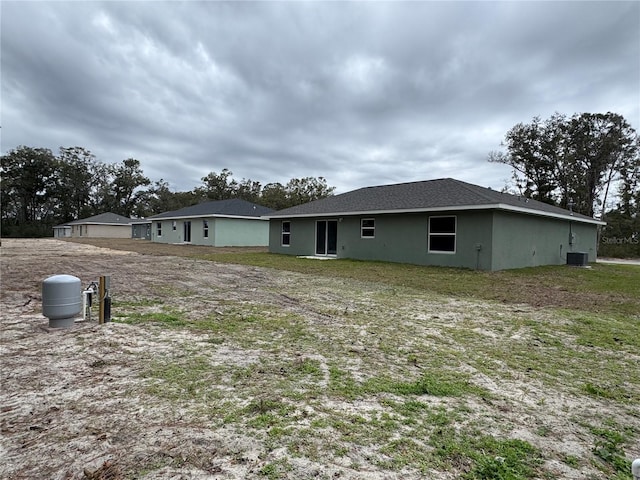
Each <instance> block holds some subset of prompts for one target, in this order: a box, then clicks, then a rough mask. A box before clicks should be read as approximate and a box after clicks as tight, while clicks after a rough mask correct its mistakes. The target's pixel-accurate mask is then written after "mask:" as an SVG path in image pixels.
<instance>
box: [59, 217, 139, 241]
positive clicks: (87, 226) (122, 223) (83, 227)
mask: <svg viewBox="0 0 640 480" xmlns="http://www.w3.org/2000/svg"><path fill="white" fill-rule="evenodd" d="M64 226H68V227H70V228H71V234H70V235H67V236H71V237H74V238H81V237H90V238H131V219H130V218H127V217H125V216H123V215H117V214H115V213H101V214H100V215H95V216H93V217H89V218H83V219H81V220H75V221H73V222H69V223H66V224H65V225H64ZM56 229H58V227H54V235H55V233H56Z"/></svg>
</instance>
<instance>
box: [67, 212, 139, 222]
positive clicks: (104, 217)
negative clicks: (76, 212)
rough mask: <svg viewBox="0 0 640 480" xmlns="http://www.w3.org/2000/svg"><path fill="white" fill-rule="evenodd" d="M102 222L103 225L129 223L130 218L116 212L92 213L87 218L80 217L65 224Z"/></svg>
mask: <svg viewBox="0 0 640 480" xmlns="http://www.w3.org/2000/svg"><path fill="white" fill-rule="evenodd" d="M85 223H91V224H104V225H129V224H130V223H131V219H130V218H128V217H125V216H124V215H118V214H116V213H111V212H107V213H101V214H100V215H94V216H93V217H89V218H81V219H80V220H74V221H73V222H69V223H66V224H65V225H78V224H85Z"/></svg>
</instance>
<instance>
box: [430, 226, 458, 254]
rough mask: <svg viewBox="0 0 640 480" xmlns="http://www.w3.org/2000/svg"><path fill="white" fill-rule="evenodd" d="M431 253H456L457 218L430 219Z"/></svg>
mask: <svg viewBox="0 0 640 480" xmlns="http://www.w3.org/2000/svg"><path fill="white" fill-rule="evenodd" d="M429 252H434V253H455V252H456V217H429Z"/></svg>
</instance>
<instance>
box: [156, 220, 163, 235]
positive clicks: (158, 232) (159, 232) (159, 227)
mask: <svg viewBox="0 0 640 480" xmlns="http://www.w3.org/2000/svg"><path fill="white" fill-rule="evenodd" d="M156 235H157V236H158V237H161V236H162V222H157V223H156Z"/></svg>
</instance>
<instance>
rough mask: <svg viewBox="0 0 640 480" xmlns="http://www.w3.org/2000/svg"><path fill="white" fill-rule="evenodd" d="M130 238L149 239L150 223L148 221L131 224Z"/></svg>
mask: <svg viewBox="0 0 640 480" xmlns="http://www.w3.org/2000/svg"><path fill="white" fill-rule="evenodd" d="M131 238H140V239H144V240H151V224H150V223H133V224H131Z"/></svg>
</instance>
